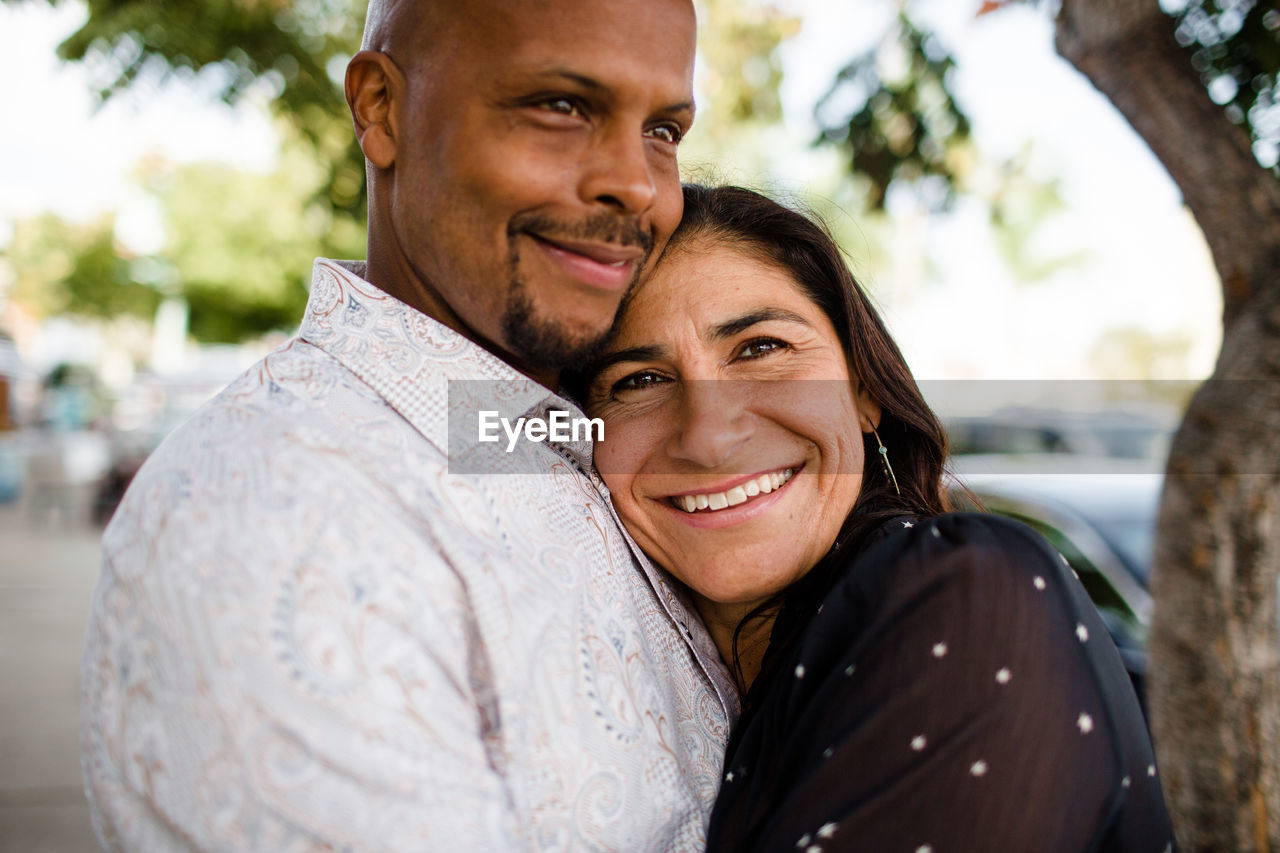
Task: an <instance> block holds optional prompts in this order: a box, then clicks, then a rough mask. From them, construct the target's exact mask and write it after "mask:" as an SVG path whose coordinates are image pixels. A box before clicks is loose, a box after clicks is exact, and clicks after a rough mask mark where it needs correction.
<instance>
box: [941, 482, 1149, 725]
mask: <svg viewBox="0 0 1280 853" xmlns="http://www.w3.org/2000/svg"><path fill="white" fill-rule="evenodd" d="M984 458H985V457H984ZM1076 461H1077V462H1078V463H1079V466H1078V467H1079V470H1083V471H1088V472H1090V473H1044V472H1043V469H1044V468H1046V467H1050V466H1035V465H1033V464H1028V462H1027V460H1023V466H1022V469H1021V470H1022V472H1021V473H1009V472H1004V473H993V472H992V471H991V470H990V467H989V466H979V468H980V472H979V473H973V472H966V468H967V464H966V460H965V459H964V458H963V457H958V458H955V459H953V466H954V467H955V469H956V473H957V475H958V477H959V479H960V480H961V481H962V482H963V483H965V484H966V485H967V486H968V487H969V488H970V489H971V490H972V492H973V493H974V494H975V495H976V496H977V498H978V499H979V500H980V501H981V502H982V504H983V505H984V506H985V507H986V508H987V509H988V510H990V511H992V512H998V513H1001V514H1002V515H1007V516H1010V517H1012V518H1016V519H1018V520H1019V521H1022V522H1024V523H1026V524H1028V525H1029V526H1031V527H1033V528H1035V529H1036V530H1037V531H1039V532H1040V533H1041V534H1043V535H1044V537H1045V538H1046V539H1048V540H1049V542H1050V543H1051V544H1052V545H1053V546H1054V547H1055V548H1057V549H1058V551H1060V552H1061V553H1062V555H1063V556H1064V557H1066V558H1067V561H1068V562H1069V563H1070V564H1071V568H1072V569H1074V570H1075V572H1076V575H1077V576H1078V577H1079V578H1080V583H1081V584H1082V585H1083V586H1084V588H1085V591H1086V592H1088V593H1089V597H1090V598H1092V599H1093V602H1094V604H1095V605H1096V606H1097V608H1098V612H1099V613H1100V614H1101V616H1102V620H1103V622H1104V623H1105V624H1106V626H1107V628H1108V630H1109V631H1110V632H1111V637H1112V639H1113V640H1114V641H1115V644H1116V647H1117V648H1118V649H1119V651H1120V657H1121V659H1122V660H1123V661H1124V665H1125V669H1126V670H1128V672H1129V677H1130V678H1131V679H1132V681H1133V685H1134V689H1135V690H1136V692H1137V694H1138V699H1139V701H1140V702H1141V703H1142V707H1143V711H1144V712H1145V711H1146V675H1147V655H1146V640H1147V629H1148V627H1149V625H1150V621H1151V595H1150V593H1149V592H1148V586H1147V583H1148V579H1149V577H1150V574H1151V549H1152V544H1153V541H1154V536H1155V520H1156V510H1157V508H1158V505H1159V499H1160V488H1161V484H1162V482H1163V475H1162V474H1158V473H1154V472H1151V471H1140V472H1138V473H1123V472H1121V473H1100V472H1101V471H1104V470H1106V469H1105V463H1102V462H1100V461H1098V460H1086V459H1083V458H1082V459H1078V460H1076ZM1037 468H1039V469H1041V470H1036V469H1037ZM1051 470H1052V469H1051ZM1120 470H1121V471H1124V470H1125V469H1124V468H1121V469H1120ZM1028 471H1029V473H1028ZM953 497H955V498H956V500H957V502H958V503H960V504H961V505H964V504H965V503H966V499H965V498H964V496H963V493H962V492H961V491H960V490H959V489H958V488H957V489H955V490H954V491H953Z"/></svg>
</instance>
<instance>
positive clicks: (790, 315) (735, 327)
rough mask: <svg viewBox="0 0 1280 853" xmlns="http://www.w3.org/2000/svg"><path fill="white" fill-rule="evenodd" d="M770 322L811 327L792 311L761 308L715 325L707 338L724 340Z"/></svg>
mask: <svg viewBox="0 0 1280 853" xmlns="http://www.w3.org/2000/svg"><path fill="white" fill-rule="evenodd" d="M770 320H781V321H783V322H784V323H799V324H800V325H802V326H808V325H811V324H810V323H809V321H808V320H806V319H805V318H804V317H801V316H800V315H799V314H796V313H795V312H793V311H787V310H786V309H784V308H761V309H760V310H759V311H752V312H751V313H749V314H743V315H742V316H741V317H735V318H734V319H732V320H726V321H724V322H723V323H717V324H715V325H714V326H712V327H711V328H710V329H709V330H708V332H707V337H708V338H710V339H711V340H713V341H720V340H724V339H725V338H731V337H733V336H734V335H736V334H738V333H739V332H742V331H745V330H747V329H749V328H751V327H752V326H754V325H755V324H756V323H767V322H769V321H770Z"/></svg>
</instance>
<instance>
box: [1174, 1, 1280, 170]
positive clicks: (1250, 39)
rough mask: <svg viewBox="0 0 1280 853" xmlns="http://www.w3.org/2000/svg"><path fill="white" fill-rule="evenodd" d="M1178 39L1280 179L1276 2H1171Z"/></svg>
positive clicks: (1214, 94)
mask: <svg viewBox="0 0 1280 853" xmlns="http://www.w3.org/2000/svg"><path fill="white" fill-rule="evenodd" d="M1164 5H1165V8H1166V9H1167V10H1169V11H1170V12H1171V13H1172V14H1173V15H1174V17H1175V18H1176V19H1177V30H1176V31H1175V37H1176V38H1177V40H1178V43H1179V44H1181V45H1182V46H1184V47H1185V48H1187V49H1188V50H1189V51H1190V52H1191V63H1192V66H1193V67H1194V68H1195V69H1196V70H1197V71H1199V72H1200V75H1201V78H1202V79H1203V80H1204V82H1205V85H1206V86H1207V87H1208V89H1209V95H1210V96H1211V97H1212V98H1213V100H1214V101H1215V102H1217V103H1218V104H1221V105H1222V106H1223V107H1224V109H1225V110H1226V114H1227V117H1228V118H1229V119H1231V121H1232V122H1234V123H1235V124H1239V125H1243V126H1244V127H1246V128H1247V129H1248V131H1249V134H1250V137H1251V139H1252V140H1253V151H1254V156H1256V157H1257V158H1258V162H1259V163H1261V164H1262V165H1263V166H1265V167H1267V168H1269V169H1270V170H1271V172H1272V173H1273V174H1275V175H1276V176H1277V177H1280V10H1278V9H1277V8H1276V4H1275V2H1274V0H1270V2H1258V0H1198V2H1196V0H1169V2H1166V3H1165V4H1164Z"/></svg>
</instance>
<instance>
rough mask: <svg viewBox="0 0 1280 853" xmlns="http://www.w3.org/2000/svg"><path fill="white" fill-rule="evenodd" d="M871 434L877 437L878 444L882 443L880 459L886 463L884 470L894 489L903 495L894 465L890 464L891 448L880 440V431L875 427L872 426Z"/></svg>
mask: <svg viewBox="0 0 1280 853" xmlns="http://www.w3.org/2000/svg"><path fill="white" fill-rule="evenodd" d="M871 434H872V435H874V436H875V437H876V444H878V445H880V461H881V462H883V463H884V472H885V473H886V474H888V475H889V479H890V480H892V481H893V490H894V491H895V492H897V493H898V495H899V496H901V495H902V489H899V488H898V478H897V477H895V476H893V466H892V465H890V464H889V448H887V447H885V446H884V442H883V441H881V440H880V433H878V432H876V428H875V427H872V428H871Z"/></svg>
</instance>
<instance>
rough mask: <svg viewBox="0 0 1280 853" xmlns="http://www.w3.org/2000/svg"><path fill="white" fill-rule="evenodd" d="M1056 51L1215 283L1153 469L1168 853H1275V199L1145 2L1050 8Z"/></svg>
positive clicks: (1278, 528) (1279, 247)
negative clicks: (1137, 151) (1199, 380)
mask: <svg viewBox="0 0 1280 853" xmlns="http://www.w3.org/2000/svg"><path fill="white" fill-rule="evenodd" d="M1057 42H1058V51H1059V52H1060V53H1061V54H1062V55H1063V56H1064V57H1065V58H1066V59H1067V60H1069V61H1070V62H1071V63H1072V64H1074V65H1075V66H1076V68H1077V69H1079V70H1080V71H1081V72H1082V73H1083V74H1084V75H1085V76H1086V77H1088V78H1089V80H1090V81H1092V83H1093V84H1094V85H1095V86H1096V87H1097V88H1098V89H1099V90H1100V91H1102V92H1103V93H1104V94H1105V95H1106V96H1107V97H1108V98H1110V99H1111V101H1112V103H1113V104H1115V106H1116V107H1117V109H1119V110H1120V112H1121V114H1123V115H1124V117H1125V118H1126V119H1127V120H1128V121H1129V123H1130V124H1131V125H1132V126H1133V128H1134V129H1135V130H1136V131H1137V132H1138V134H1139V135H1140V136H1142V138H1143V139H1144V140H1146V142H1147V144H1148V145H1150V146H1151V149H1152V150H1153V151H1154V152H1155V154H1156V156H1157V157H1158V158H1159V159H1160V160H1161V162H1162V163H1163V164H1164V166H1165V168H1167V169H1168V170H1169V174H1170V175H1171V176H1172V177H1173V180H1174V181H1175V182H1176V183H1177V185H1178V187H1179V188H1180V189H1181V191H1182V194H1183V198H1184V199H1185V201H1186V203H1187V205H1188V207H1189V208H1190V209H1191V212H1192V214H1193V215H1194V216H1195V217H1196V220H1197V222H1198V223H1199V224H1200V227H1201V229H1202V230H1203V231H1204V235H1205V239H1206V241H1207V242H1208V244H1209V247H1210V250H1211V251H1212V252H1213V258H1214V264H1215V266H1216V267H1217V269H1218V274H1219V276H1220V277H1221V280H1222V290H1223V343H1222V352H1221V353H1220V355H1219V358H1218V363H1217V366H1216V368H1215V370H1214V373H1213V376H1212V377H1211V378H1210V380H1209V381H1208V382H1206V383H1205V385H1204V386H1202V387H1201V388H1200V389H1199V391H1198V392H1197V393H1196V395H1195V397H1194V398H1193V400H1192V402H1191V405H1190V407H1189V408H1188V410H1187V414H1186V418H1185V420H1184V421H1183V424H1182V426H1181V428H1180V429H1179V431H1178V434H1177V436H1176V437H1175V439H1174V443H1173V449H1172V452H1171V454H1170V457H1169V465H1168V475H1167V477H1166V481H1165V487H1164V493H1163V497H1162V500H1161V507H1160V515H1159V521H1158V526H1157V537H1156V549H1155V560H1154V566H1155V572H1154V575H1153V578H1152V592H1153V594H1154V596H1155V601H1156V608H1155V616H1154V621H1153V624H1152V630H1151V646H1150V667H1151V672H1150V676H1149V689H1150V694H1151V695H1150V700H1151V715H1152V729H1153V736H1154V738H1155V743H1156V751H1157V755H1158V756H1159V760H1160V773H1161V776H1162V781H1163V784H1164V791H1165V795H1166V797H1167V799H1168V802H1169V807H1170V810H1171V812H1172V814H1173V819H1174V826H1175V830H1176V832H1177V835H1178V840H1179V843H1180V845H1181V848H1182V849H1183V850H1188V851H1192V850H1194V851H1200V850H1203V851H1236V850H1239V851H1245V850H1251V851H1280V624H1278V622H1277V620H1278V618H1280V611H1278V608H1277V594H1278V592H1280V587H1278V586H1277V581H1278V580H1280V282H1278V281H1277V279H1278V278H1280V182H1277V181H1276V180H1275V178H1274V177H1272V175H1271V174H1270V173H1268V172H1267V171H1265V170H1264V169H1262V168H1261V167H1260V166H1259V165H1258V163H1257V162H1256V160H1255V159H1254V157H1253V154H1252V152H1251V150H1250V144H1249V139H1248V137H1247V135H1246V134H1245V132H1244V131H1243V130H1242V129H1241V128H1239V127H1237V126H1235V125H1233V124H1231V123H1230V121H1228V120H1227V118H1226V117H1225V115H1224V114H1223V111H1222V109H1221V108H1220V107H1218V106H1217V105H1216V104H1214V103H1213V101H1212V100H1210V98H1209V96H1208V94H1207V93H1206V91H1205V87H1204V85H1203V84H1202V82H1201V81H1200V79H1199V75H1198V74H1197V73H1196V72H1195V70H1194V69H1193V68H1192V66H1191V61H1190V57H1189V55H1188V54H1187V52H1186V51H1185V50H1184V49H1183V48H1181V47H1179V46H1178V44H1177V43H1176V41H1175V40H1174V37H1173V21H1172V19H1170V18H1169V17H1168V16H1166V15H1165V14H1164V13H1162V12H1161V11H1160V8H1159V4H1158V2H1157V0H1062V6H1061V10H1060V12H1059V15H1058V38H1057Z"/></svg>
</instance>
